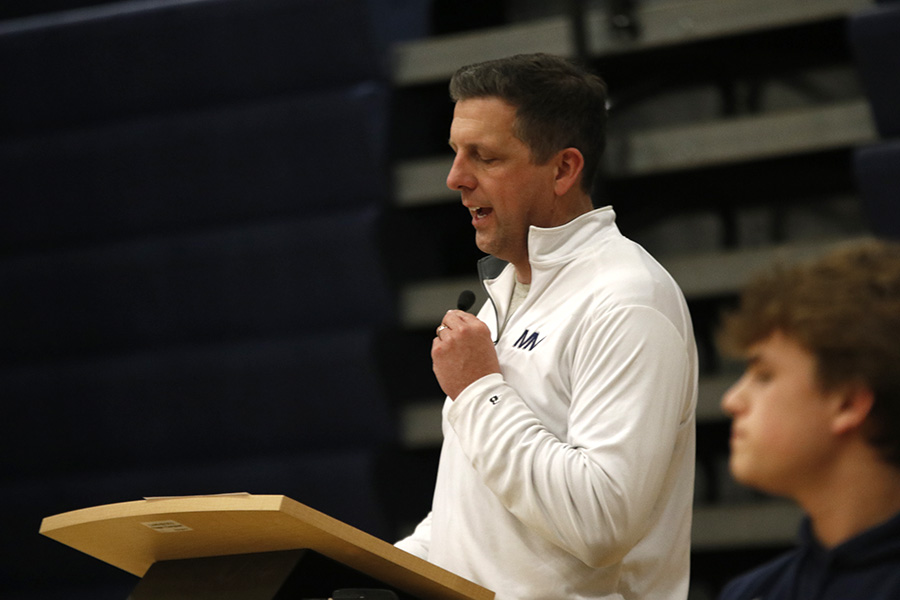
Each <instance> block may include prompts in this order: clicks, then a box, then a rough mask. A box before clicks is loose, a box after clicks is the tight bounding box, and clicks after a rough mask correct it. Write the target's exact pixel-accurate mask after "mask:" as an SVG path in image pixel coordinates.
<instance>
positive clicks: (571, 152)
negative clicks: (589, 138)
mask: <svg viewBox="0 0 900 600" xmlns="http://www.w3.org/2000/svg"><path fill="white" fill-rule="evenodd" d="M583 171H584V156H583V155H582V154H581V150H579V149H578V148H566V149H564V150H560V152H559V154H557V155H556V184H555V191H556V195H557V196H564V195H565V194H567V193H568V192H569V190H570V189H572V187H573V186H575V185H576V184H578V183H579V182H580V180H581V174H582V172H583Z"/></svg>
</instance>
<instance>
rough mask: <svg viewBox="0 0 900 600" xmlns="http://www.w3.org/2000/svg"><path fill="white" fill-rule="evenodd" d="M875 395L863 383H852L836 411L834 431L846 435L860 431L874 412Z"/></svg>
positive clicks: (844, 391)
mask: <svg viewBox="0 0 900 600" xmlns="http://www.w3.org/2000/svg"><path fill="white" fill-rule="evenodd" d="M874 403H875V394H873V393H872V389H871V388H870V387H869V386H867V385H864V384H862V383H852V384H850V385H848V386H847V387H846V388H845V389H844V390H843V392H842V395H841V400H840V404H839V405H837V408H836V410H835V415H834V419H833V420H832V431H834V433H836V434H845V433H848V432H850V431H852V430H854V429H859V428H861V427H862V426H863V423H865V420H866V417H868V416H869V413H870V412H871V411H872V405H873V404H874Z"/></svg>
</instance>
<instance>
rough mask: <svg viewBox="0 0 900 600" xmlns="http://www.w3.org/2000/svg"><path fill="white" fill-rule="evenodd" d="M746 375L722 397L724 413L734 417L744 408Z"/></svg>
mask: <svg viewBox="0 0 900 600" xmlns="http://www.w3.org/2000/svg"><path fill="white" fill-rule="evenodd" d="M745 378H746V375H744V376H742V377H741V378H740V379H738V380H737V381H735V382H734V383H733V384H732V385H731V387H729V388H728V389H727V390H726V391H725V393H724V394H723V395H722V402H721V407H722V412H724V413H725V414H727V415H729V416H731V417H733V416H734V415H736V414H737V413H738V412H739V411H740V410H741V407H742V406H743V403H744V401H743V393H744V385H745Z"/></svg>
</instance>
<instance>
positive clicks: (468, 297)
mask: <svg viewBox="0 0 900 600" xmlns="http://www.w3.org/2000/svg"><path fill="white" fill-rule="evenodd" d="M473 304H475V292H473V291H472V290H463V291H462V292H461V293H460V295H459V300H457V301H456V308H458V309H459V310H469V309H470V308H472V305H473Z"/></svg>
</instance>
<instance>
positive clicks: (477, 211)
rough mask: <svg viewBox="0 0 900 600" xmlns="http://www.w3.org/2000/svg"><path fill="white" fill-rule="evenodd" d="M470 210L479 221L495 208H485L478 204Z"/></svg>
mask: <svg viewBox="0 0 900 600" xmlns="http://www.w3.org/2000/svg"><path fill="white" fill-rule="evenodd" d="M469 212H471V213H472V218H473V219H475V220H476V221H479V220H481V219H483V218H485V217H487V216H488V215H490V214H491V213H492V212H494V209H492V208H485V207H483V206H476V207H474V208H470V209H469Z"/></svg>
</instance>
